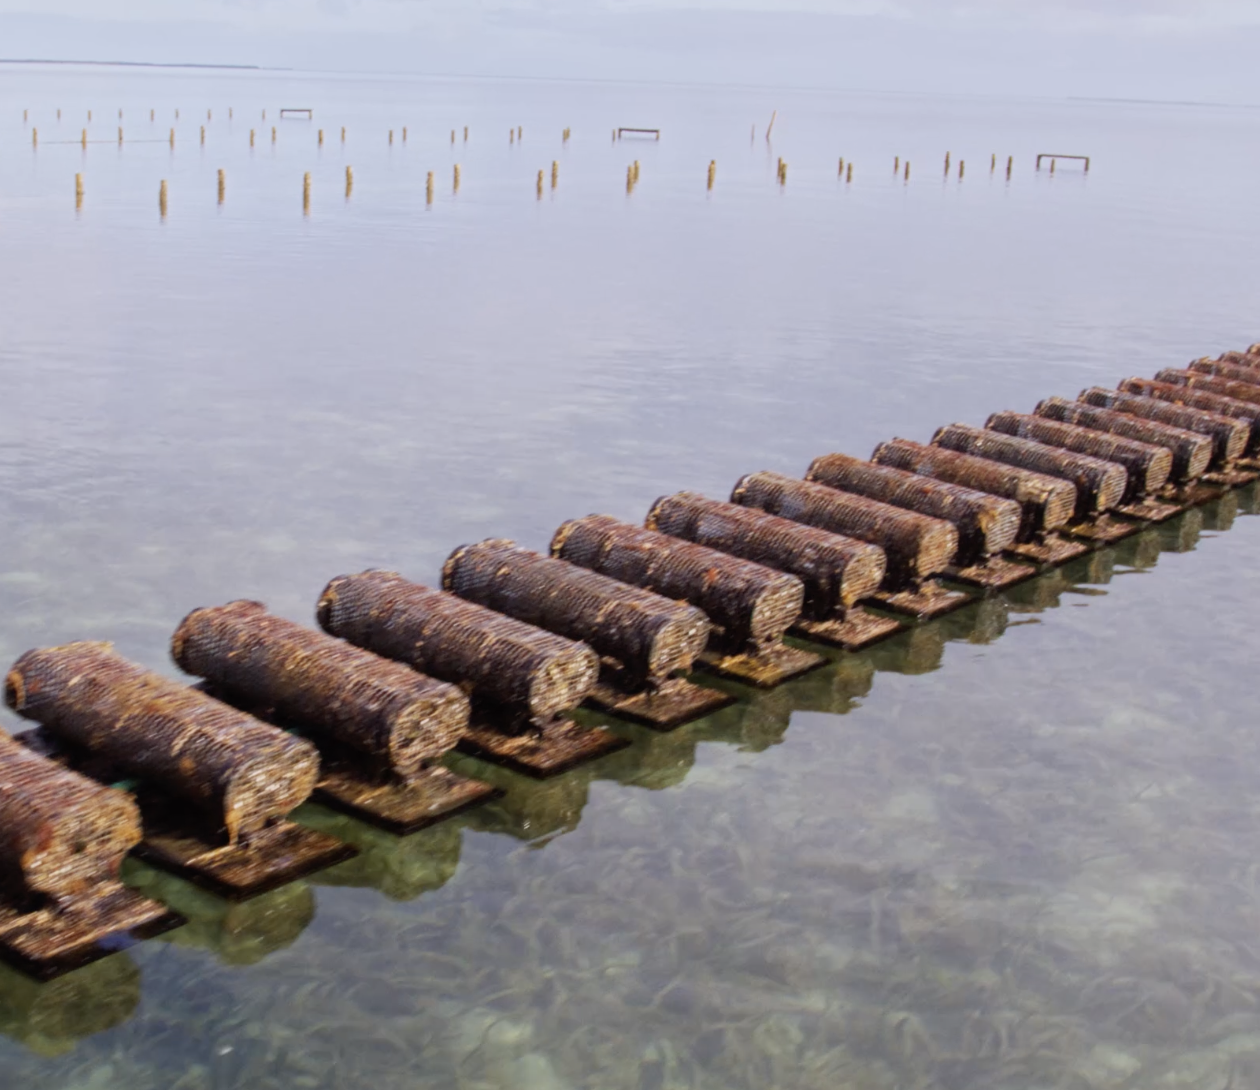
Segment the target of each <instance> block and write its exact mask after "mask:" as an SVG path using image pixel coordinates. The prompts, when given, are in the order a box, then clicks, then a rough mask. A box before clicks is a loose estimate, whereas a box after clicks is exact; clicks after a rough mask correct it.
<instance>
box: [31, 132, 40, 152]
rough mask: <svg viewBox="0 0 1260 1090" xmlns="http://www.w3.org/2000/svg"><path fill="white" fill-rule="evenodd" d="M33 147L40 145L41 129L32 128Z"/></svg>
mask: <svg viewBox="0 0 1260 1090" xmlns="http://www.w3.org/2000/svg"><path fill="white" fill-rule="evenodd" d="M31 147H33V148H37V147H39V129H37V128H35V129H31Z"/></svg>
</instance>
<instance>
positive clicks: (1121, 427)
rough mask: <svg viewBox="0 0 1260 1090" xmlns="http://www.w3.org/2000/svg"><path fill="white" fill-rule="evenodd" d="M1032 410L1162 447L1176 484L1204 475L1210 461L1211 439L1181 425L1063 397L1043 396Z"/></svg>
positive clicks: (1039, 413)
mask: <svg viewBox="0 0 1260 1090" xmlns="http://www.w3.org/2000/svg"><path fill="white" fill-rule="evenodd" d="M1033 412H1034V413H1035V414H1036V415H1037V416H1040V417H1044V418H1045V419H1047V420H1058V421H1060V422H1062V423H1064V424H1069V425H1075V426H1077V427H1080V428H1089V429H1091V430H1093V431H1099V432H1106V433H1107V434H1108V435H1115V436H1119V437H1121V438H1124V439H1130V440H1135V441H1136V442H1139V443H1144V444H1147V445H1150V446H1156V447H1163V448H1164V449H1165V450H1167V451H1168V452H1169V454H1171V455H1172V473H1171V474H1170V477H1171V478H1172V479H1173V480H1175V481H1177V482H1179V483H1184V482H1186V481H1192V480H1195V479H1197V478H1199V477H1201V476H1203V474H1204V473H1205V472H1206V471H1207V467H1208V464H1209V463H1210V462H1211V461H1212V440H1211V438H1210V437H1209V436H1206V435H1199V434H1197V433H1196V432H1192V431H1187V430H1186V429H1184V428H1176V427H1172V426H1171V425H1168V424H1161V423H1158V422H1156V421H1153V420H1140V419H1138V418H1137V417H1135V416H1130V415H1128V414H1126V413H1122V412H1113V411H1112V410H1110V409H1101V408H1097V407H1095V406H1092V405H1086V404H1083V403H1082V402H1080V401H1068V400H1067V399H1066V398H1062V397H1048V398H1046V399H1045V400H1044V401H1041V402H1039V403H1038V404H1037V407H1036V408H1035V409H1034V410H1033ZM1130 477H1132V474H1130Z"/></svg>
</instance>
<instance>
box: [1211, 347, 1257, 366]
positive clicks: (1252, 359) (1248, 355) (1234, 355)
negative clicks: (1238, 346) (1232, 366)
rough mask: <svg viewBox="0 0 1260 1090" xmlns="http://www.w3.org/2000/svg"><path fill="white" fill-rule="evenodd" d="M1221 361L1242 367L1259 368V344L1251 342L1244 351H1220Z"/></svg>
mask: <svg viewBox="0 0 1260 1090" xmlns="http://www.w3.org/2000/svg"><path fill="white" fill-rule="evenodd" d="M1220 361H1221V362H1222V363H1237V364H1241V365H1242V366H1244V367H1257V368H1260V344H1253V345H1252V346H1251V347H1250V348H1248V349H1247V350H1246V351H1245V352H1222V353H1221V355H1220Z"/></svg>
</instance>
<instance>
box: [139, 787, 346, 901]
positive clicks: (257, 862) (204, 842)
mask: <svg viewBox="0 0 1260 1090" xmlns="http://www.w3.org/2000/svg"><path fill="white" fill-rule="evenodd" d="M144 809H145V807H144V804H143V803H142V805H141V810H142V811H144ZM135 854H136V855H137V856H138V857H139V858H141V859H143V860H145V861H146V862H148V863H152V864H153V865H154V866H155V867H160V868H162V869H163V870H168V871H171V872H172V873H174V874H178V875H179V876H180V877H181V878H186V879H187V880H188V881H190V882H192V883H193V885H197V886H200V887H201V888H202V889H206V890H209V891H210V892H211V893H213V894H215V895H216V896H219V897H222V898H224V899H225V900H228V901H247V900H249V899H250V898H251V897H257V896H258V895H259V894H262V893H267V892H269V891H270V890H273V889H276V888H278V887H279V886H283V885H287V884H288V883H289V882H295V881H297V880H298V879H299V878H305V877H306V876H307V875H308V874H314V873H315V872H316V871H321V870H324V869H325V868H327V867H331V866H332V865H333V864H334V863H340V862H342V861H343V860H346V859H350V858H353V857H354V856H356V855H358V854H359V849H358V848H355V847H352V846H351V845H349V844H345V843H343V842H342V841H340V840H335V839H334V838H333V837H331V836H327V835H326V834H324V833H317V832H316V831H315V830H314V829H308V828H306V827H305V826H303V825H298V824H296V823H295V822H292V821H282V822H278V823H277V824H275V825H272V826H270V827H269V828H267V829H266V830H264V831H263V832H262V833H261V834H260V835H258V836H256V837H254V838H252V839H251V841H250V843H249V844H238V845H235V846H228V845H224V844H220V843H216V842H215V841H214V840H211V839H208V838H203V837H202V836H201V835H199V834H198V833H196V832H192V831H190V830H189V829H187V828H186V827H184V828H181V827H180V826H178V825H176V824H175V823H173V822H165V823H163V822H161V821H160V820H159V821H151V820H150V818H149V815H148V814H147V813H146V815H145V837H144V840H142V841H141V842H140V845H139V847H137V848H136V849H135Z"/></svg>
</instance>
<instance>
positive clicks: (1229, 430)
mask: <svg viewBox="0 0 1260 1090" xmlns="http://www.w3.org/2000/svg"><path fill="white" fill-rule="evenodd" d="M1076 400H1077V402H1078V404H1085V405H1093V406H1096V407H1098V408H1101V409H1110V410H1112V411H1114V412H1118V413H1123V414H1124V415H1125V416H1131V417H1137V418H1140V419H1142V420H1151V421H1154V422H1155V423H1158V424H1166V425H1168V426H1169V427H1172V428H1180V429H1182V430H1184V431H1188V432H1193V433H1194V434H1196V435H1203V436H1206V437H1207V438H1208V441H1209V442H1210V443H1211V444H1212V455H1211V459H1210V461H1209V462H1208V465H1209V466H1215V467H1220V466H1223V465H1227V464H1228V463H1230V462H1232V461H1234V460H1235V459H1237V458H1241V457H1242V456H1243V451H1245V450H1246V449H1247V441H1248V440H1249V439H1250V438H1251V425H1250V424H1248V423H1247V422H1246V421H1243V420H1236V419H1234V418H1232V417H1228V416H1224V415H1222V414H1221V413H1215V412H1208V411H1207V410H1205V409H1192V408H1190V407H1189V406H1188V405H1174V404H1172V403H1171V402H1167V401H1160V400H1159V399H1158V398H1154V397H1142V396H1140V395H1139V394H1128V393H1125V392H1123V391H1121V390H1108V389H1105V388H1103V387H1102V386H1091V387H1090V388H1089V389H1088V390H1082V391H1081V392H1080V394H1079V395H1078V396H1077V399H1076ZM1078 422H1079V421H1078Z"/></svg>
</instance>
